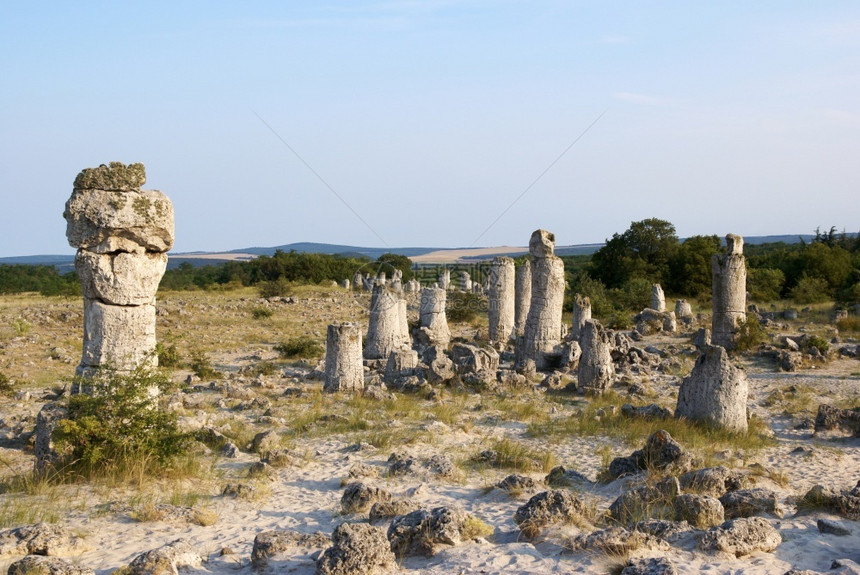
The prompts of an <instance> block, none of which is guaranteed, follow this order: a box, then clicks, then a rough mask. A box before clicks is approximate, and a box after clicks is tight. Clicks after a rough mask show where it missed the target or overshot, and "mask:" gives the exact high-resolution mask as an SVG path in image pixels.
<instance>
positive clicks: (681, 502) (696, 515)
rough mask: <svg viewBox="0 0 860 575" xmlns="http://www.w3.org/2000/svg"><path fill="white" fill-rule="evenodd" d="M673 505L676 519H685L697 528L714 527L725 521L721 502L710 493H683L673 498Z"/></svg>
mask: <svg viewBox="0 0 860 575" xmlns="http://www.w3.org/2000/svg"><path fill="white" fill-rule="evenodd" d="M674 507H675V518H676V519H677V520H678V521H687V522H688V523H690V524H691V525H695V526H696V527H698V528H699V529H705V528H707V527H715V526H717V525H720V524H721V523H723V521H725V511H724V510H723V505H722V503H720V500H719V499H716V498H715V497H711V496H710V495H696V494H693V493H684V494H682V495H678V496H677V497H676V498H675V501H674Z"/></svg>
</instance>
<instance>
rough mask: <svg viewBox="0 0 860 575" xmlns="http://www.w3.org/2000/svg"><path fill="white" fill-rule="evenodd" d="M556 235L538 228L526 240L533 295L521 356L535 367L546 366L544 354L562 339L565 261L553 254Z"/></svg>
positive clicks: (550, 350) (541, 367) (519, 354)
mask: <svg viewBox="0 0 860 575" xmlns="http://www.w3.org/2000/svg"><path fill="white" fill-rule="evenodd" d="M554 250H555V236H554V235H553V234H551V233H550V232H548V231H546V230H537V231H535V232H534V233H533V234H532V237H531V240H530V241H529V253H530V254H531V256H532V257H531V272H532V294H531V295H532V297H531V303H530V304H529V313H528V317H527V318H526V325H525V330H524V333H523V338H522V340H521V343H522V349H521V350H519V352H518V356H519V358H520V359H521V360H527V359H531V360H534V362H535V367H536V368H537V369H538V370H542V369H546V368H548V367H549V364H550V362H549V361H548V359H547V358H546V354H549V353H552V352H553V351H554V350H555V346H557V345H558V344H559V343H561V313H562V306H563V304H564V262H562V261H561V258H559V257H557V256H555V255H554V253H553V252H554Z"/></svg>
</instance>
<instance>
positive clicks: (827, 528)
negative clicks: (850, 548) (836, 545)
mask: <svg viewBox="0 0 860 575" xmlns="http://www.w3.org/2000/svg"><path fill="white" fill-rule="evenodd" d="M817 526H818V531H819V532H821V533H827V534H829V535H838V536H846V535H851V530H850V529H848V528H847V527H846V526H845V525H843V524H842V523H840V522H839V521H834V520H833V519H826V518H822V519H819V520H818V522H817Z"/></svg>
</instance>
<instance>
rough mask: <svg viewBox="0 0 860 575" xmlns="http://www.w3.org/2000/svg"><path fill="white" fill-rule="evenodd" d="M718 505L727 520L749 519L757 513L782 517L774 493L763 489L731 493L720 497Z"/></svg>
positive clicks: (741, 490)
mask: <svg viewBox="0 0 860 575" xmlns="http://www.w3.org/2000/svg"><path fill="white" fill-rule="evenodd" d="M720 503H722V504H723V507H724V508H725V510H726V518H727V519H735V518H737V517H751V516H753V515H758V514H759V513H770V514H771V515H774V516H776V517H782V511H780V509H779V500H778V498H777V496H776V493H775V492H774V491H771V490H770V489H765V488H764V487H756V488H754V489H738V490H736V491H731V492H729V493H726V494H725V495H723V496H722V497H720Z"/></svg>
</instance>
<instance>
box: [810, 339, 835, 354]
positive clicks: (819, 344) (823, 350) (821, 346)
mask: <svg viewBox="0 0 860 575" xmlns="http://www.w3.org/2000/svg"><path fill="white" fill-rule="evenodd" d="M813 347H814V348H815V349H817V350H818V352H819V353H820V354H821V355H826V354H827V350H829V349H830V344H829V343H828V342H827V340H826V339H824V338H823V337H821V336H820V335H811V336H809V337H808V338H807V340H806V348H807V349H811V348H813Z"/></svg>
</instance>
